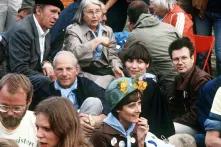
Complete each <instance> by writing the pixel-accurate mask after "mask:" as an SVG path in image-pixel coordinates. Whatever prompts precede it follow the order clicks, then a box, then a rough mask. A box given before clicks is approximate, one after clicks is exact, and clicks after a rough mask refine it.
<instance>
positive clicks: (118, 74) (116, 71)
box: [113, 67, 124, 78]
mask: <svg viewBox="0 0 221 147" xmlns="http://www.w3.org/2000/svg"><path fill="white" fill-rule="evenodd" d="M113 72H114V76H115V78H120V77H124V73H123V71H122V70H121V69H120V68H119V67H115V68H114V69H113Z"/></svg>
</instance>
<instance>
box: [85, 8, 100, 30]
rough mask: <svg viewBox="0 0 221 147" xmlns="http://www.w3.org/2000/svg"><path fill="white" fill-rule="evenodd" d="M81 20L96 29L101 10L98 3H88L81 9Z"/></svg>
mask: <svg viewBox="0 0 221 147" xmlns="http://www.w3.org/2000/svg"><path fill="white" fill-rule="evenodd" d="M83 13H84V15H83V20H84V22H85V23H86V24H87V25H88V27H89V28H91V29H96V27H97V26H98V24H99V22H100V21H101V17H102V11H101V7H100V6H99V5H95V4H90V5H88V6H87V7H86V8H85V9H84V11H83Z"/></svg>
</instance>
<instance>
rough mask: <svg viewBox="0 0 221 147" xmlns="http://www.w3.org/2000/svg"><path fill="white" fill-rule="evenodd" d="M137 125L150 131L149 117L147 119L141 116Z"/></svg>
mask: <svg viewBox="0 0 221 147" xmlns="http://www.w3.org/2000/svg"><path fill="white" fill-rule="evenodd" d="M137 127H139V128H142V129H145V130H147V131H149V125H148V121H147V119H145V118H143V117H141V118H139V119H138V122H137Z"/></svg>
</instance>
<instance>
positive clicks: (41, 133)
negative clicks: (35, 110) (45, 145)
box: [37, 128, 44, 138]
mask: <svg viewBox="0 0 221 147" xmlns="http://www.w3.org/2000/svg"><path fill="white" fill-rule="evenodd" d="M43 136H44V133H43V131H42V129H40V128H38V129H37V137H38V138H42V137H43Z"/></svg>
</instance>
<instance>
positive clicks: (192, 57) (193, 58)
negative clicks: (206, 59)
mask: <svg viewBox="0 0 221 147" xmlns="http://www.w3.org/2000/svg"><path fill="white" fill-rule="evenodd" d="M190 58H191V59H192V60H193V62H194V60H195V57H194V54H193V55H192V56H191V57H190Z"/></svg>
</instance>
